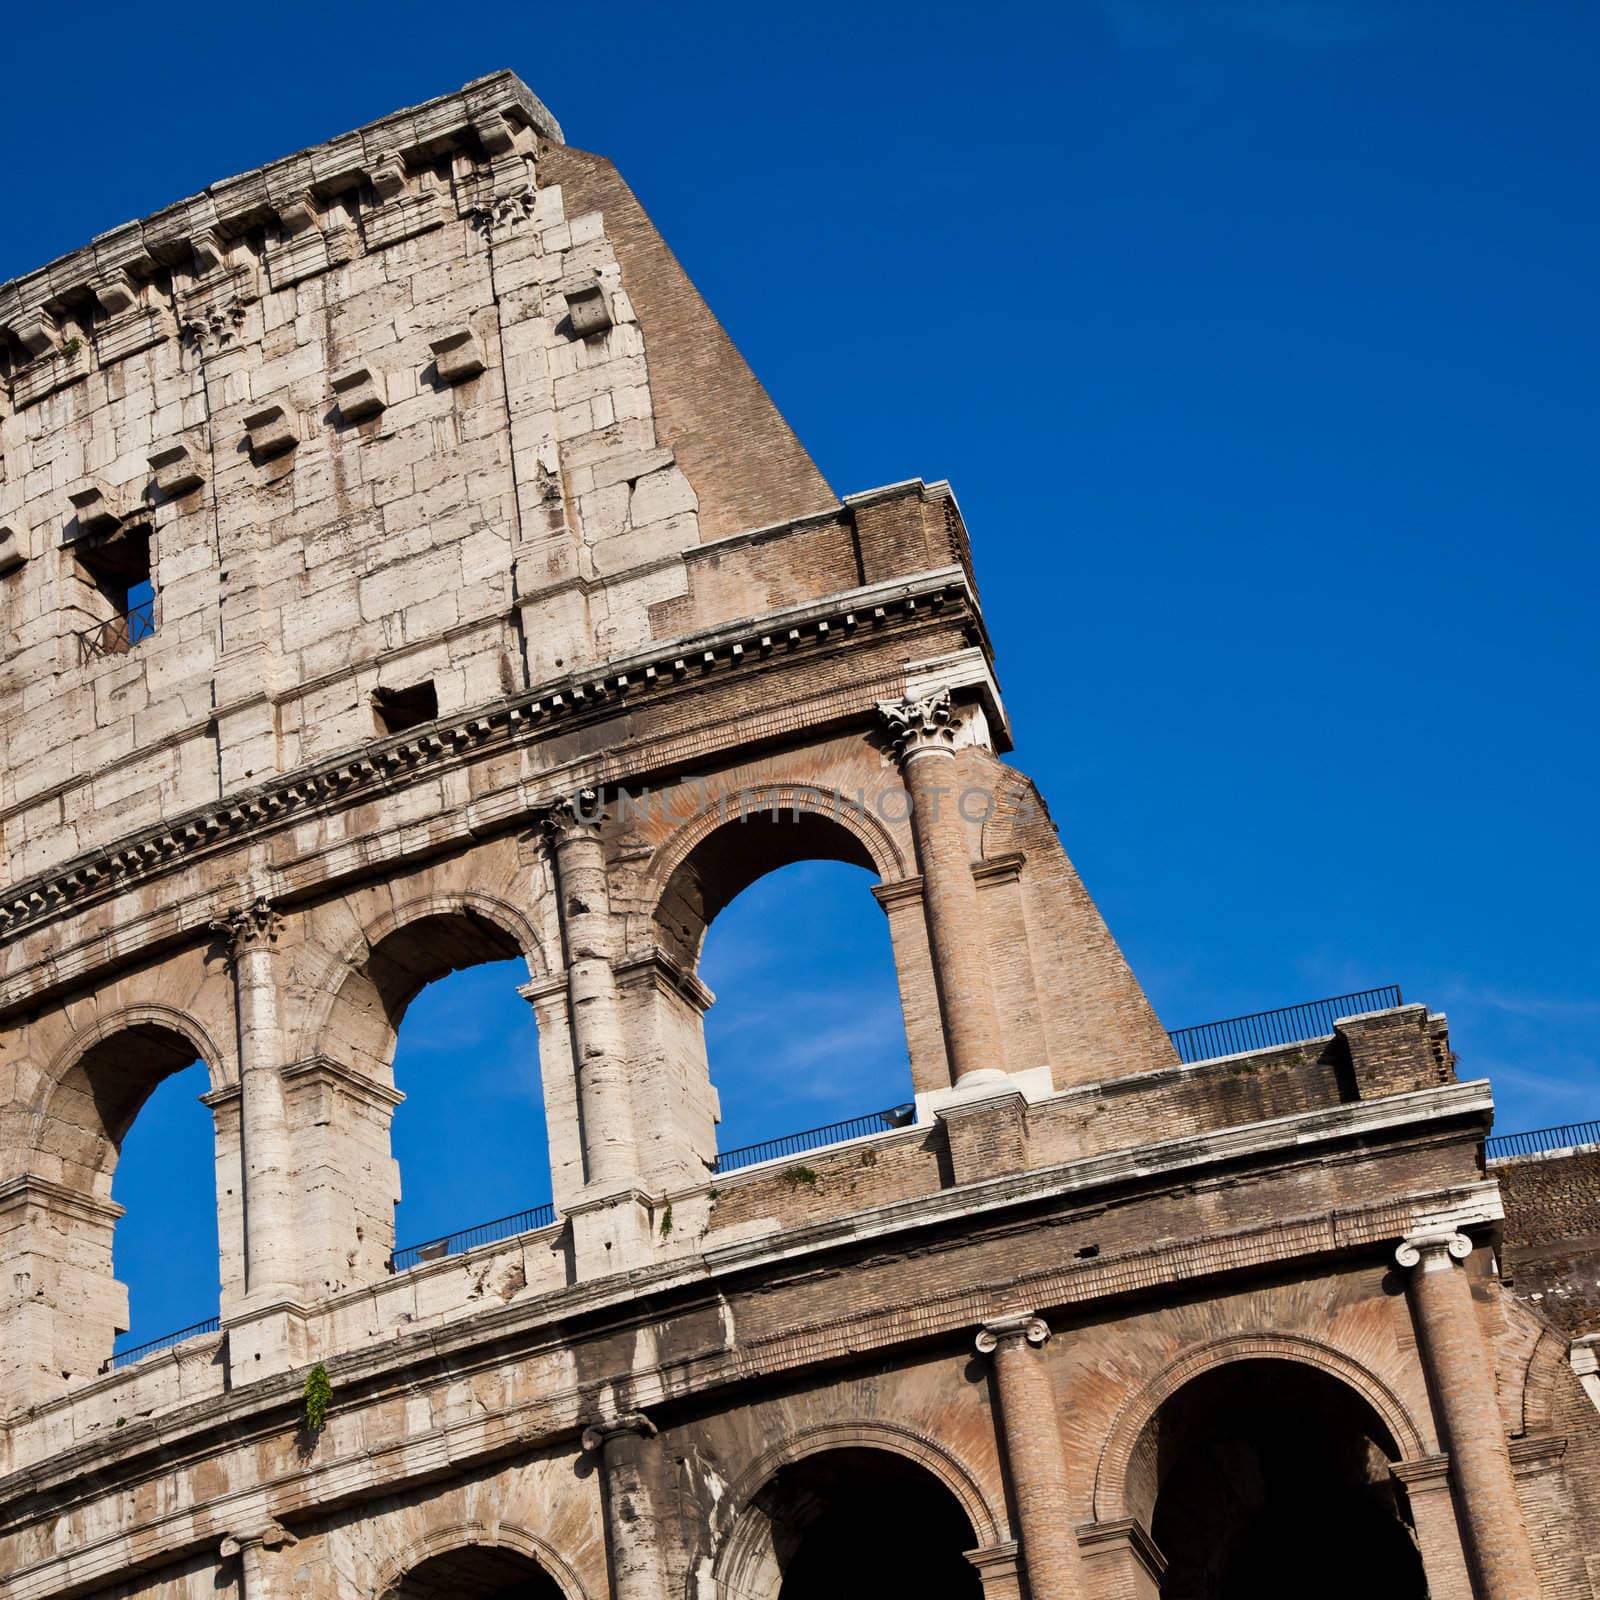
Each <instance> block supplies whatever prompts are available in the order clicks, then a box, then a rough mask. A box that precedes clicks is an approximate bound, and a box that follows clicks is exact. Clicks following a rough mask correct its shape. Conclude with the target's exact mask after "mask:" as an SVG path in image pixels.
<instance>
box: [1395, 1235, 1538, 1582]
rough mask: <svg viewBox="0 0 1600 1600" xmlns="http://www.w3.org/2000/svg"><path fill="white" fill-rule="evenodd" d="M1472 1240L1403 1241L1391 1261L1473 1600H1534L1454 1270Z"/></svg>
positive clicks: (1506, 1461) (1475, 1330)
mask: <svg viewBox="0 0 1600 1600" xmlns="http://www.w3.org/2000/svg"><path fill="white" fill-rule="evenodd" d="M1471 1254H1472V1241H1471V1240H1470V1239H1468V1238H1467V1236H1466V1235H1465V1234H1462V1233H1456V1232H1454V1231H1429V1232H1425V1233H1415V1234H1412V1235H1410V1236H1409V1237H1408V1238H1407V1239H1406V1240H1405V1241H1404V1242H1403V1243H1402V1244H1401V1245H1400V1247H1399V1249H1398V1250H1396V1252H1395V1257H1396V1259H1397V1260H1398V1261H1399V1263H1400V1265H1401V1266H1402V1267H1406V1268H1409V1269H1410V1278H1409V1283H1408V1286H1407V1288H1408V1293H1409V1296H1410V1300H1411V1316H1412V1320H1413V1322H1414V1323H1415V1324H1416V1329H1417V1339H1418V1343H1419V1344H1420V1346H1421V1349H1422V1357H1423V1364H1424V1367H1425V1368H1426V1371H1427V1376H1428V1389H1429V1392H1430V1394H1431V1395H1432V1397H1433V1406H1434V1412H1435V1415H1436V1417H1437V1419H1438V1423H1439V1431H1440V1433H1441V1434H1442V1435H1443V1437H1444V1442H1445V1444H1446V1446H1447V1447H1448V1449H1449V1451H1450V1477H1451V1482H1452V1485H1453V1487H1454V1489H1455V1495H1456V1510H1457V1513H1458V1515H1459V1518H1460V1522H1461V1528H1462V1532H1463V1534H1464V1535H1465V1537H1466V1542H1467V1546H1468V1551H1469V1555H1470V1558H1471V1562H1472V1567H1473V1570H1474V1573H1475V1575H1476V1579H1477V1583H1476V1587H1477V1591H1478V1594H1479V1595H1480V1597H1481V1600H1538V1597H1539V1579H1538V1575H1537V1572H1536V1569H1535V1567H1534V1562H1533V1547H1532V1545H1531V1543H1530V1542H1529V1539H1528V1530H1527V1527H1526V1526H1525V1524H1524V1522H1523V1519H1522V1505H1521V1502H1520V1501H1519V1500H1518V1498H1517V1486H1516V1480H1515V1478H1514V1477H1513V1476H1512V1471H1511V1455H1510V1451H1509V1450H1508V1448H1507V1445H1506V1433H1505V1428H1504V1426H1503V1424H1502V1423H1501V1420H1500V1406H1499V1402H1498V1400H1497V1398H1496V1395H1495V1382H1494V1366H1493V1362H1492V1358H1491V1355H1490V1352H1489V1349H1488V1346H1487V1345H1486V1344H1485V1342H1484V1338H1483V1330H1482V1328H1481V1326H1480V1324H1479V1322H1478V1313H1477V1307H1476V1306H1475V1304H1474V1302H1473V1299H1472V1287H1471V1285H1470V1284H1469V1283H1468V1281H1467V1275H1466V1272H1465V1271H1464V1270H1463V1269H1462V1267H1461V1266H1460V1265H1459V1263H1461V1262H1463V1261H1465V1260H1466V1258H1467V1257H1468V1256H1469V1255H1471Z"/></svg>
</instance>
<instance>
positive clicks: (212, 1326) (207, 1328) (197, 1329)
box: [100, 1317, 222, 1372]
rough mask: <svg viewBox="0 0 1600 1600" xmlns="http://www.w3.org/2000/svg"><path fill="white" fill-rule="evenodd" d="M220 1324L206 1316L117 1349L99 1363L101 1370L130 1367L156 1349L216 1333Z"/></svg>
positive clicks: (167, 1348) (152, 1353)
mask: <svg viewBox="0 0 1600 1600" xmlns="http://www.w3.org/2000/svg"><path fill="white" fill-rule="evenodd" d="M221 1327H222V1324H221V1322H220V1320H219V1319H218V1318H216V1317H207V1318H206V1320H205V1321H204V1322H196V1323H194V1324H192V1325H191V1326H190V1327H187V1328H179V1329H178V1331H177V1332H176V1333H164V1334H162V1335H161V1337H160V1338H159V1339H151V1340H149V1341H148V1342H147V1343H145V1344H136V1345H133V1346H131V1347H130V1348H129V1349H127V1350H118V1351H117V1352H116V1354H115V1355H113V1356H112V1357H111V1359H110V1360H109V1361H102V1362H101V1363H100V1370H101V1372H116V1371H119V1370H120V1369H121V1368H123V1367H131V1366H132V1365H133V1363H134V1362H135V1361H140V1360H142V1359H143V1358H144V1357H145V1356H153V1355H154V1354H155V1353H156V1351H158V1350H170V1349H172V1347H173V1346H174V1345H179V1344H182V1343H183V1342H184V1340H186V1339H198V1338H199V1337H200V1335H201V1334H203V1333H218V1332H220V1331H221Z"/></svg>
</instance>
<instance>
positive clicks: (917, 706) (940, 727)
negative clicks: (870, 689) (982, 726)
mask: <svg viewBox="0 0 1600 1600" xmlns="http://www.w3.org/2000/svg"><path fill="white" fill-rule="evenodd" d="M878 715H879V716H880V717H882V718H883V720H884V722H885V724H886V725H887V727H888V730H889V737H890V739H891V740H893V742H894V747H895V749H896V750H897V751H898V752H899V753H900V758H901V760H904V759H905V758H906V757H907V756H914V755H916V754H918V753H919V752H920V751H923V750H952V749H954V748H955V742H956V729H957V728H958V727H959V726H960V724H959V723H958V722H957V721H956V716H955V710H954V708H953V707H952V706H951V704H950V691H949V690H948V689H940V690H939V691H938V692H937V693H935V694H930V695H929V696H928V697H927V698H926V699H923V700H880V701H879V702H878Z"/></svg>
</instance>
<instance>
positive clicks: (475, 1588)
mask: <svg viewBox="0 0 1600 1600" xmlns="http://www.w3.org/2000/svg"><path fill="white" fill-rule="evenodd" d="M385 1600H562V1589H561V1586H560V1585H559V1584H558V1583H557V1582H556V1581H555V1579H554V1578H552V1577H551V1576H550V1574H549V1573H548V1572H546V1571H545V1569H544V1568H543V1567H541V1566H540V1565H539V1563H538V1562H537V1561H535V1560H534V1559H533V1558H532V1557H531V1556H526V1555H523V1554H522V1553H521V1552H520V1551H517V1550H508V1549H505V1548H503V1547H502V1546H499V1545H486V1544H474V1545H464V1546H462V1547H461V1548H460V1549H458V1550H445V1551H442V1552H441V1553H440V1554H438V1555H434V1556H429V1557H428V1558H427V1559H426V1560H425V1561H422V1562H419V1563H418V1564H417V1565H416V1566H414V1567H413V1568H412V1569H411V1570H410V1571H409V1572H408V1573H406V1575H405V1576H404V1577H403V1578H401V1579H400V1581H399V1582H398V1583H396V1584H395V1585H394V1586H393V1587H392V1588H390V1589H389V1590H388V1591H387V1594H386V1595H385Z"/></svg>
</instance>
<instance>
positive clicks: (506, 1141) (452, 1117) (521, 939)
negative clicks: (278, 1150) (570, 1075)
mask: <svg viewBox="0 0 1600 1600" xmlns="http://www.w3.org/2000/svg"><path fill="white" fill-rule="evenodd" d="M513 927H516V928H517V931H516V932H513V931H512V928H513ZM525 945H526V946H527V947H528V948H524V946H525ZM531 949H532V935H531V934H530V933H529V932H528V931H527V930H526V928H525V927H522V926H520V925H518V924H516V923H515V921H514V919H513V918H511V917H510V916H509V915H503V914H500V913H498V912H497V913H496V914H493V915H491V914H489V913H487V912H484V911H481V910H479V909H477V908H475V907H471V906H460V907H449V908H435V906H434V905H432V904H430V905H429V906H428V907H427V908H425V909H422V910H421V911H420V912H419V914H417V915H414V916H411V917H408V918H405V919H404V920H401V921H399V923H398V925H397V926H391V927H390V928H389V929H388V931H387V932H384V933H383V934H382V935H381V936H379V937H377V938H376V939H375V940H374V942H373V943H372V945H371V946H370V947H369V948H368V950H367V952H366V956H365V959H364V960H363V961H361V962H359V963H357V964H354V965H352V966H351V967H350V968H349V969H348V970H347V973H346V976H345V979H344V982H343V983H342V984H341V986H340V988H339V991H338V993H337V995H336V996H335V999H334V1003H333V1010H332V1012H331V1014H330V1015H329V1016H328V1017H327V1018H326V1019H325V1024H324V1026H323V1032H322V1039H323V1041H324V1043H323V1046H322V1048H323V1050H324V1051H325V1053H327V1054H328V1055H329V1056H330V1057H332V1058H334V1059H335V1061H336V1063H337V1067H336V1069H333V1070H332V1074H331V1075H332V1076H333V1077H334V1079H335V1080H336V1083H337V1091H338V1095H339V1096H340V1097H342V1099H341V1105H342V1109H341V1110H340V1111H339V1112H338V1113H337V1114H336V1115H337V1116H338V1117H340V1118H342V1119H343V1120H342V1122H341V1123H340V1125H339V1126H338V1127H337V1128H336V1129H334V1130H333V1131H331V1132H329V1131H328V1130H326V1129H324V1128H322V1127H320V1126H319V1125H318V1124H317V1122H316V1115H317V1113H316V1111H315V1106H316V1103H317V1102H316V1101H315V1100H308V1101H306V1102H305V1106H306V1109H305V1110H303V1111H301V1112H299V1113H298V1115H299V1116H300V1117H301V1119H302V1122H301V1126H302V1143H303V1145H304V1147H305V1152H306V1154H305V1161H304V1164H303V1166H302V1169H301V1171H300V1173H299V1174H298V1181H299V1182H300V1183H301V1185H302V1188H303V1190H304V1191H306V1192H307V1193H309V1194H312V1195H320V1196H324V1197H326V1198H325V1209H324V1211H323V1212H322V1213H321V1216H320V1218H319V1221H320V1227H319V1228H318V1229H317V1230H316V1232H317V1238H318V1239H319V1240H320V1241H321V1242H320V1243H318V1242H316V1241H313V1242H312V1243H311V1244H310V1245H309V1246H308V1255H309V1256H310V1257H311V1259H310V1260H309V1262H308V1268H309V1275H310V1276H311V1281H312V1282H313V1283H314V1284H319V1285H320V1288H321V1290H322V1292H323V1293H336V1292H338V1291H339V1290H340V1289H342V1288H346V1287H350V1286H351V1285H354V1284H357V1283H370V1282H373V1281H376V1280H377V1279H379V1278H381V1277H383V1276H384V1275H386V1274H387V1273H388V1272H390V1271H404V1270H406V1269H407V1268H409V1267H412V1266H416V1265H418V1264H419V1263H420V1262H423V1261H428V1260H433V1259H435V1258H437V1257H440V1256H446V1255H454V1254H456V1253H458V1252H459V1251H460V1250H463V1249H467V1248H470V1247H472V1246H473V1245H476V1244H481V1243H487V1242H488V1241H489V1239H490V1238H491V1237H508V1236H510V1235H511V1234H515V1233H522V1232H526V1231H527V1230H528V1229H529V1228H532V1227H536V1226H540V1225H542V1222H543V1221H544V1220H545V1216H546V1211H545V1210H543V1209H540V1208H547V1207H548V1203H549V1201H550V1162H549V1156H548V1144H547V1140H546V1134H545V1118H544V1107H543V1102H542V1097H541V1087H540V1077H539V1055H538V1037H537V1033H536V1030H535V1026H534V1018H533V1013H532V1010H531V1008H530V1007H529V1005H528V1004H527V1002H526V1001H525V1000H524V999H523V998H522V997H521V996H520V995H519V994H518V992H517V991H518V988H519V987H520V986H522V985H525V984H526V983H527V982H528V981H529V975H530V959H531V958H530V950H531ZM296 1114H297V1113H296V1112H295V1111H294V1110H293V1109H291V1118H293V1117H294V1116H295V1115H296ZM536 1210H538V1213H539V1214H538V1215H536V1216H530V1215H527V1213H530V1212H534V1211H536ZM488 1224H497V1225H499V1226H498V1230H497V1231H496V1230H493V1229H490V1230H487V1231H485V1225H488ZM397 1228H398V1230H399V1232H398V1234H397V1231H396V1230H397ZM457 1235H461V1236H462V1237H456V1236H457ZM397 1246H398V1248H397Z"/></svg>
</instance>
